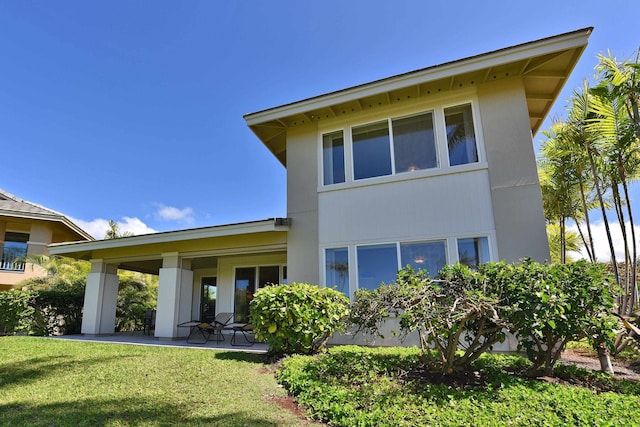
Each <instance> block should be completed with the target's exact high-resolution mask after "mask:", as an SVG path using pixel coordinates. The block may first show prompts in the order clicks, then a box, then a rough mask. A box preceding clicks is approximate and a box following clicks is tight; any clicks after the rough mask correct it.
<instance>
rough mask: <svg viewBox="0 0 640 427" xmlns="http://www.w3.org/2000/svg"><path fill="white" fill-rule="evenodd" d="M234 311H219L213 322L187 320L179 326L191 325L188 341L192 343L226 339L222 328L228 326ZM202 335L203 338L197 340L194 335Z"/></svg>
mask: <svg viewBox="0 0 640 427" xmlns="http://www.w3.org/2000/svg"><path fill="white" fill-rule="evenodd" d="M232 317H233V313H218V314H217V315H216V317H215V319H213V320H212V321H211V322H193V321H192V322H185V323H181V324H179V325H178V326H190V327H191V331H190V332H189V335H188V336H187V342H188V343H190V344H205V343H207V342H208V341H211V340H212V339H214V338H215V340H216V343H219V342H220V341H224V335H223V334H222V330H223V329H224V328H225V327H226V326H227V324H228V323H229V321H231V318H232ZM198 335H199V336H200V337H201V339H198V340H197V341H196V340H194V337H196V336H198Z"/></svg>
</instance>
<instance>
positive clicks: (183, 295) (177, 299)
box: [155, 252, 193, 339]
mask: <svg viewBox="0 0 640 427" xmlns="http://www.w3.org/2000/svg"><path fill="white" fill-rule="evenodd" d="M192 294H193V271H191V262H190V261H188V260H183V259H182V258H181V257H180V255H179V254H178V253H177V252H172V253H164V254H162V268H161V269H160V279H159V281H158V311H157V314H156V329H155V336H156V337H158V338H161V339H162V338H164V339H172V338H177V337H179V336H186V335H187V333H188V332H189V330H188V329H182V328H180V329H178V327H177V325H178V323H182V322H188V321H189V320H191V298H192Z"/></svg>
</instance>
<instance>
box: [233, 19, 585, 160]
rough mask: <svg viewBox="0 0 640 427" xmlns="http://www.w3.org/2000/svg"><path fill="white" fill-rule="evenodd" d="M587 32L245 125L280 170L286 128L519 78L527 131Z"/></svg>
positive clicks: (281, 110) (535, 125)
mask: <svg viewBox="0 0 640 427" xmlns="http://www.w3.org/2000/svg"><path fill="white" fill-rule="evenodd" d="M592 30H593V28H584V29H581V30H577V31H573V32H570V33H565V34H561V35H558V36H554V37H549V38H545V39H541V40H537V41H533V42H529V43H525V44H520V45H516V46H512V47H508V48H505V49H500V50H496V51H493V52H489V53H485V54H481V55H477V56H472V57H469V58H465V59H461V60H458V61H453V62H448V63H445V64H440V65H436V66H432V67H428V68H424V69H421V70H417V71H412V72H409V73H405V74H400V75H397V76H393V77H389V78H386V79H382V80H378V81H374V82H371V83H367V84H363V85H359V86H355V87H352V88H348V89H344V90H340V91H337V92H331V93H328V94H325V95H320V96H317V97H313V98H309V99H305V100H302V101H298V102H294V103H291V104H286V105H283V106H280V107H275V108H271V109H268V110H263V111H259V112H256V113H251V114H247V115H245V116H244V118H245V120H246V122H247V125H248V126H249V128H251V130H252V131H253V132H254V133H255V134H256V136H258V138H260V140H261V141H262V142H263V143H264V144H265V145H266V146H267V148H268V149H269V150H270V151H271V152H272V153H273V154H274V155H275V156H276V157H277V158H278V160H279V161H280V162H281V163H282V164H283V165H285V166H286V133H287V129H289V128H293V127H297V126H303V125H306V124H309V123H313V122H319V121H321V120H326V119H331V118H336V117H341V116H345V115H349V114H353V113H357V112H360V111H366V110H370V109H375V108H378V107H381V106H386V105H392V104H396V103H402V102H407V101H413V100H415V99H420V98H426V97H429V96H435V95H441V94H444V93H447V92H451V91H455V90H459V89H464V88H469V87H473V86H476V85H479V84H483V83H487V82H491V81H496V80H500V79H511V78H522V80H523V82H524V88H525V93H526V98H527V106H528V108H529V121H530V124H531V132H532V133H533V134H535V133H536V132H537V131H538V130H539V129H540V126H541V125H542V122H543V121H544V119H545V118H546V116H547V114H548V113H549V110H550V109H551V107H552V105H553V103H554V101H555V100H556V98H557V97H558V94H559V93H560V91H561V89H562V87H563V86H564V84H565V82H566V80H567V78H568V77H569V75H570V74H571V71H572V70H573V68H574V67H575V65H576V63H577V62H578V59H579V58H580V56H581V55H582V52H583V51H584V49H585V47H586V45H587V40H588V38H589V35H590V34H591V31H592Z"/></svg>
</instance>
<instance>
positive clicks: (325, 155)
mask: <svg viewBox="0 0 640 427" xmlns="http://www.w3.org/2000/svg"><path fill="white" fill-rule="evenodd" d="M322 165H323V168H324V169H323V176H324V185H328V184H338V183H340V182H344V134H343V132H342V131H338V132H332V133H329V134H326V135H323V137H322Z"/></svg>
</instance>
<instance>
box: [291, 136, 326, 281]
mask: <svg viewBox="0 0 640 427" xmlns="http://www.w3.org/2000/svg"><path fill="white" fill-rule="evenodd" d="M317 151H318V146H317V128H316V126H315V125H308V126H304V127H300V128H294V129H291V130H290V131H289V132H288V133H287V216H288V217H289V218H291V221H292V222H291V228H290V229H289V232H288V237H287V246H288V252H287V265H288V271H289V281H290V282H307V283H314V284H319V283H320V276H319V274H318V256H319V252H318V238H319V232H318V192H317V191H318V161H317Z"/></svg>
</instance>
